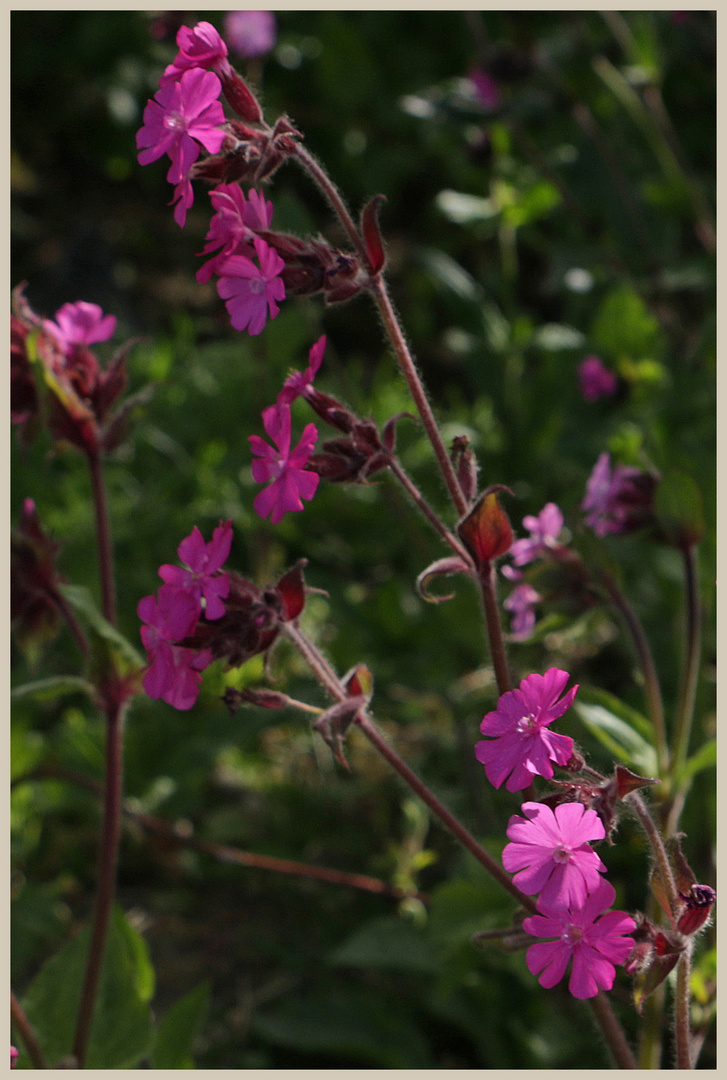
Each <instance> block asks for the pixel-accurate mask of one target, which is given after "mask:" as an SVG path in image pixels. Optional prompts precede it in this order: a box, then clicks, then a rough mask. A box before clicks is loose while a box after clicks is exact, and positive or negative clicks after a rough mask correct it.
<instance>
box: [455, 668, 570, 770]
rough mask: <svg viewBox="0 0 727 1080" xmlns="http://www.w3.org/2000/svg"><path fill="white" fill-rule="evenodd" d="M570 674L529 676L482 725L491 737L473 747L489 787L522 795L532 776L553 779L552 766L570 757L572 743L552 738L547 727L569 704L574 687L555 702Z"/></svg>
mask: <svg viewBox="0 0 727 1080" xmlns="http://www.w3.org/2000/svg"><path fill="white" fill-rule="evenodd" d="M568 677H569V676H568V672H567V671H559V670H558V668H550V669H549V670H548V671H546V673H545V675H528V676H527V677H526V678H524V679H523V680H522V682H521V683H520V686H519V688H518V689H517V690H508V691H507V693H506V694H503V695H502V696H501V697H500V699H499V701H498V702H497V709H495V711H494V712H489V713H487V715H486V716H485V718H484V719H483V721H482V723H481V724H480V731H481V732H482V734H483V735H488V736H490V737H489V738H488V739H485V740H483V741H481V742H478V743H477V744H476V745H475V757H476V758H477V760H478V761H481V762H482V764H483V765H484V766H485V772H486V773H487V778H488V780H489V781H490V783H491V784H492V785H493V787H496V788H499V787H502V784H503V783H504V782H505V780H506V779H507V783H506V784H505V786H506V788H507V790H508V791H521V790H522V789H523V788H525V787H527V786H528V784H529V783H530V782H531V781H532V779H533V776H535V775H538V776H544V777H545V779H546V780H550V779H551V777H552V776H553V766H552V765H551V764H550V763H551V761H555V762H556V763H557V764H558V765H566V764H567V763H568V761H569V759H570V757H571V754H572V753H573V740H572V739H571V738H570V737H569V736H567V735H556V734H555V733H554V732H552V731H548V730H547V727H548V725H549V724H552V722H553V721H554V720H557V719H558V717H560V716H562V715H563V713H564V712H566V710H567V709H569V708H570V707H571V705H572V704H573V698H574V697H575V696H576V691H577V690H578V687H577V686H574V687H572V688H571V689H570V690H569V691H568V693H567V694H566V695H565V696H564V697H562V698H561V699H560V701H559V700H558V695H559V694H560V693H562V691H563V690H564V689H565V684H566V683H567V682H568Z"/></svg>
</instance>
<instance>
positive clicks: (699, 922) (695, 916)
mask: <svg viewBox="0 0 727 1080" xmlns="http://www.w3.org/2000/svg"><path fill="white" fill-rule="evenodd" d="M679 895H680V897H681V899H682V900H683V901H684V904H685V908H684V911H683V912H682V913H681V915H680V916H679V921H678V922H677V930H679V932H680V933H682V934H694V933H696V931H697V930H699V929H700V928H701V927H702V926H704V924H705V923H706V921H707V919H708V918H709V916H710V914H711V913H712V907H713V905H714V902H715V900H716V899H717V893H716V892H715V891H714V889H712V888H710V886H709V885H696V884H695V885H692V887H691V889H690V890H689V892H688V893H687V894H686V896H685V895H684V894H683V893H680V894H679Z"/></svg>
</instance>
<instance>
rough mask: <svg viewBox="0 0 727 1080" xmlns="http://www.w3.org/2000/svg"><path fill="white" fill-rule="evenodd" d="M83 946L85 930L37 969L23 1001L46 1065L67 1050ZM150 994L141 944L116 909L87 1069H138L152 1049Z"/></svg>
mask: <svg viewBox="0 0 727 1080" xmlns="http://www.w3.org/2000/svg"><path fill="white" fill-rule="evenodd" d="M89 941H90V928H89V927H86V928H85V929H84V930H82V931H81V932H80V933H79V934H78V935H77V936H76V937H75V938H73V939H72V940H71V941H69V942H68V943H67V944H66V945H64V946H63V948H62V949H61V950H60V952H58V953H56V955H55V956H53V957H52V958H51V959H50V960H49V961H48V962H47V963H46V964H45V965H44V967H42V968H41V970H40V972H39V973H38V975H36V977H35V979H34V980H33V982H32V983H31V985H30V988H29V989H28V992H27V994H26V996H25V999H24V1001H23V1007H24V1009H25V1012H26V1013H27V1016H28V1019H29V1021H30V1023H31V1024H32V1026H33V1028H34V1030H35V1033H36V1035H37V1037H38V1041H39V1043H40V1046H41V1049H42V1050H43V1053H44V1055H45V1057H46V1059H47V1060H48V1061H49V1062H50V1063H51V1064H55V1063H56V1062H58V1061H60V1060H62V1059H63V1058H65V1057H67V1056H68V1055H69V1054H70V1053H71V1050H72V1046H73V1037H74V1033H75V1027H76V1013H77V1010H78V1004H79V1001H80V997H81V987H82V984H83V979H84V975H85V970H86V957H87V955H88V947H89ZM153 989H154V975H153V969H152V967H151V962H150V960H149V955H148V950H147V946H146V943H145V942H144V939H143V938H142V937H141V935H140V934H139V933H138V932H137V931H136V930H134V929H133V927H132V926H131V925H130V924H129V923H128V922H127V920H126V919H125V917H124V914H123V912H121V911H120V910H119V909H118V908H116V909H114V912H113V914H112V917H111V921H110V924H109V934H108V940H107V943H106V950H105V955H104V962H103V968H102V972H101V980H100V984H99V992H98V999H97V1002H96V1010H95V1013H94V1018H93V1025H92V1027H91V1038H90V1042H89V1047H88V1056H87V1059H86V1066H87V1068H89V1069H133V1068H135V1067H136V1066H137V1065H138V1064H139V1062H140V1061H141V1060H142V1058H143V1057H144V1056H145V1055H146V1054H147V1053H148V1051H149V1049H150V1047H151V1043H152V1020H151V1012H150V1009H149V1006H148V1004H147V1003H148V1001H149V998H150V997H151V994H152V993H153Z"/></svg>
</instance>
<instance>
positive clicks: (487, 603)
mask: <svg viewBox="0 0 727 1080" xmlns="http://www.w3.org/2000/svg"><path fill="white" fill-rule="evenodd" d="M479 581H480V588H481V590H482V602H483V604H484V608H485V622H486V624H487V636H488V639H489V642H490V656H491V657H492V664H493V667H494V669H495V678H496V680H497V689H498V692H499V693H500V694H505V693H507V691H508V690H510V688H511V686H512V684H511V682H510V670H509V668H508V665H507V653H506V652H505V642H504V640H503V637H502V625H501V623H500V609H499V607H498V605H497V593H496V585H495V566H494V564H493V563H487V565H486V566H484V567H483V568H482V571H481V573H480V578H479Z"/></svg>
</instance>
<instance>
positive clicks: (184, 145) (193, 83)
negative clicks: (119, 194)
mask: <svg viewBox="0 0 727 1080" xmlns="http://www.w3.org/2000/svg"><path fill="white" fill-rule="evenodd" d="M221 92H222V85H221V83H220V80H219V79H218V78H217V76H216V75H215V74H214V73H213V72H211V71H204V70H203V69H202V68H197V67H193V68H190V69H189V70H188V71H184V72H183V73H182V75H181V77H180V78H179V80H178V81H176V82H173V83H170V84H169V85H167V86H162V87H161V89H160V90H158V91H157V93H156V95H155V96H154V98H153V99H152V100H151V101H149V102H148V103H147V106H146V108H145V109H144V125H143V127H141V128H140V129H139V131H138V132H137V133H136V146H137V149H138V150H139V164H141V165H148V164H149V163H150V162H152V161H156V160H157V158H160V157H161V156H162V154H168V155H169V158H170V159H171V162H172V164H171V165H170V167H169V171H168V173H167V180H168V181H169V183H170V184H177V185H178V184H180V183H183V182H184V180H185V179H188V177H189V170H190V169H191V167H192V165H193V164H194V163H195V161H196V160H197V158H198V157H199V153H200V143H201V144H202V146H203V147H204V148H205V150H207V151H209V153H211V154H216V153H217V152H218V150H219V149H220V147H221V146H222V143H223V141H224V138H225V135H224V132H223V131H221V130H220V128H219V126H218V125H220V124H222V123H224V120H225V114H224V112H223V111H222V105H221V104H220V102H219V101H218V100H217V99H218V98H219V96H220V93H221Z"/></svg>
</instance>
